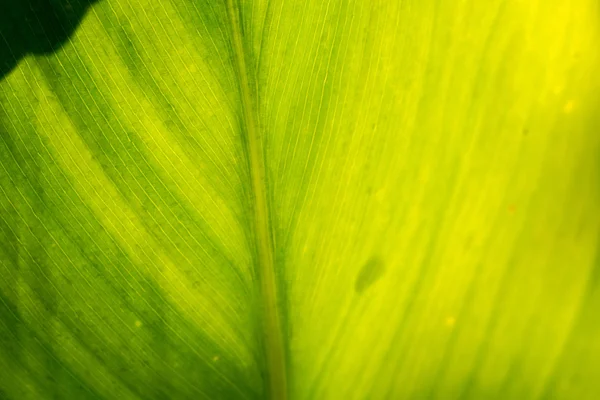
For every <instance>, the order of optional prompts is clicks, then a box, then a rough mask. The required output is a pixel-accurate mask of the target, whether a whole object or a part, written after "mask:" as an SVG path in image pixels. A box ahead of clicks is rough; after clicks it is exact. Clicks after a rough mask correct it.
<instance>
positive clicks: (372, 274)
mask: <svg viewBox="0 0 600 400" xmlns="http://www.w3.org/2000/svg"><path fill="white" fill-rule="evenodd" d="M384 274H385V265H384V264H383V260H381V258H379V257H377V256H374V257H371V258H370V259H369V261H367V262H366V263H365V264H364V265H363V266H362V268H361V269H360V271H359V273H358V275H357V276H356V283H355V284H354V290H356V293H358V294H361V293H363V292H364V291H365V290H367V289H368V288H369V287H370V286H372V285H373V284H374V283H375V282H377V281H378V280H379V279H381V277H382V276H383V275H384Z"/></svg>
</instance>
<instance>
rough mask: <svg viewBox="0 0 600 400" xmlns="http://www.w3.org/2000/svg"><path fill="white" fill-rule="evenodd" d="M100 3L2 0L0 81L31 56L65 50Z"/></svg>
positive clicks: (68, 0)
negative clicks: (85, 18) (92, 9)
mask: <svg viewBox="0 0 600 400" xmlns="http://www.w3.org/2000/svg"><path fill="white" fill-rule="evenodd" d="M97 1H98V0H0V81H1V80H2V79H4V77H5V76H6V75H7V74H8V73H9V72H10V71H12V70H13V68H15V67H16V66H17V64H18V63H19V61H20V60H21V59H22V58H23V57H25V56H26V55H28V54H49V53H52V52H54V51H56V50H58V49H60V48H61V46H62V45H64V44H65V43H66V42H67V41H68V40H69V37H70V36H71V35H72V34H73V32H75V29H77V27H78V26H79V24H80V22H81V20H82V19H83V17H84V16H85V13H86V12H87V10H88V9H89V8H90V6H91V5H93V4H94V3H96V2H97Z"/></svg>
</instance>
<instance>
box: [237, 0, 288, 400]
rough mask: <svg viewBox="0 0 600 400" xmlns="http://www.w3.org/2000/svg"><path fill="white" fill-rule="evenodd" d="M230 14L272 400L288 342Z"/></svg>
mask: <svg viewBox="0 0 600 400" xmlns="http://www.w3.org/2000/svg"><path fill="white" fill-rule="evenodd" d="M227 12H228V14H229V22H230V25H231V37H232V45H233V51H234V58H235V63H236V73H237V78H238V84H239V91H240V100H241V102H242V112H243V124H242V129H241V135H242V139H243V140H244V142H245V143H244V154H245V156H246V160H247V162H248V166H249V170H250V175H251V181H252V193H251V200H252V201H251V206H252V208H253V210H252V211H253V214H254V218H253V220H252V221H253V231H254V240H255V241H256V249H257V254H256V256H257V260H256V263H257V274H258V279H259V282H260V296H261V299H260V303H261V313H260V314H259V315H261V317H262V321H260V322H261V326H262V330H263V335H264V351H265V358H266V364H267V365H266V367H267V381H268V382H267V388H266V390H267V393H268V398H270V399H276V400H285V399H286V398H287V373H286V362H285V349H284V339H283V333H282V328H281V318H280V314H279V309H278V306H277V305H278V295H277V283H276V275H275V262H274V249H273V241H272V237H271V227H270V222H269V205H268V200H267V187H266V179H265V165H264V159H263V154H264V153H263V148H262V142H261V138H260V132H259V125H258V120H257V114H256V105H255V100H256V99H255V93H253V92H252V91H251V90H250V84H249V82H248V69H247V60H246V52H245V51H244V44H243V41H242V29H241V21H240V18H239V14H238V7H236V0H227Z"/></svg>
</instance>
